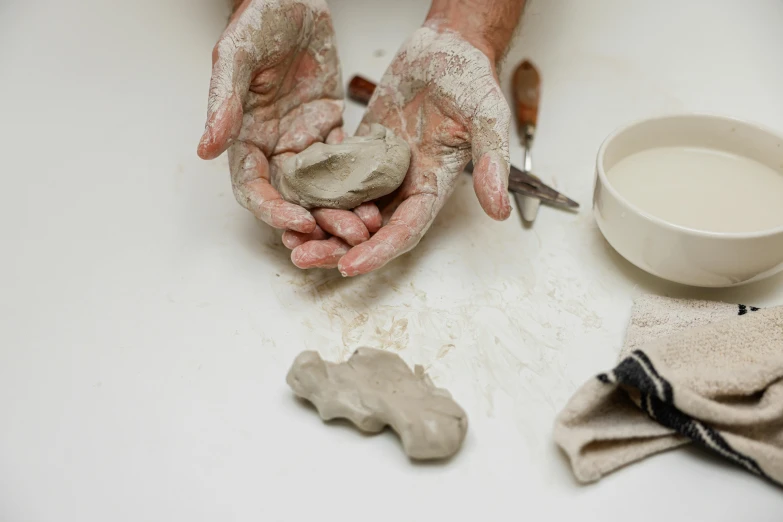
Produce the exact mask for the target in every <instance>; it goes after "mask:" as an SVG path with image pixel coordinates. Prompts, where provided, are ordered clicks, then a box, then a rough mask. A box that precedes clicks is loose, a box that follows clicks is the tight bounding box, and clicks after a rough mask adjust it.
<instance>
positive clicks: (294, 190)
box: [275, 124, 411, 210]
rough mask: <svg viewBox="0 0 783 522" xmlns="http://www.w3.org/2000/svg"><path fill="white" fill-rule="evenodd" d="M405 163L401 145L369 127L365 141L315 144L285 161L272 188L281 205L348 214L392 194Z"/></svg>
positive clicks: (408, 155)
mask: <svg viewBox="0 0 783 522" xmlns="http://www.w3.org/2000/svg"><path fill="white" fill-rule="evenodd" d="M410 158H411V151H410V147H409V146H408V144H407V143H406V142H405V141H404V140H402V139H401V138H399V137H397V136H395V134H394V133H393V132H392V131H390V130H389V129H387V128H386V127H384V126H382V125H378V124H373V125H372V126H371V127H370V132H369V134H368V135H366V136H361V137H359V136H356V137H352V138H346V139H345V140H343V142H342V143H339V144H331V145H330V144H325V143H315V144H313V145H311V146H310V147H308V148H307V149H305V150H304V151H302V152H300V153H299V154H296V155H295V156H291V157H290V158H288V159H286V160H285V161H284V162H283V165H282V175H281V176H278V177H277V178H276V179H275V183H276V187H275V188H277V190H278V191H279V192H280V195H281V196H283V199H285V200H287V201H289V202H291V203H294V204H297V205H300V206H302V207H304V208H308V209H312V208H333V209H343V210H350V209H353V208H356V207H358V206H359V205H361V204H362V203H364V202H365V201H372V200H375V199H378V198H380V197H383V196H386V195H388V194H390V193H391V192H393V191H394V190H396V189H397V188H398V187H399V186H400V185H401V184H402V182H403V180H404V179H405V174H406V173H407V172H408V166H409V165H410Z"/></svg>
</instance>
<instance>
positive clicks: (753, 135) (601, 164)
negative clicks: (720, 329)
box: [593, 114, 783, 287]
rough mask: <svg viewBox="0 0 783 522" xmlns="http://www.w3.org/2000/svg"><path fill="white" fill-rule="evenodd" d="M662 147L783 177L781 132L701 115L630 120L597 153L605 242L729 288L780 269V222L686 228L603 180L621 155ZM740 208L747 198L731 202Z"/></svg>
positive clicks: (702, 282)
mask: <svg viewBox="0 0 783 522" xmlns="http://www.w3.org/2000/svg"><path fill="white" fill-rule="evenodd" d="M669 146H689V147H707V148H712V149H718V150H724V151H727V152H730V153H733V154H739V155H742V156H745V157H748V158H751V159H754V160H756V161H759V162H761V163H763V164H765V165H767V166H769V167H772V168H773V169H775V170H777V171H778V172H780V173H781V176H783V137H781V136H779V135H776V134H775V133H773V132H771V131H769V130H767V129H764V128H762V127H759V126H757V125H754V124H750V123H747V122H743V121H739V120H735V119H731V118H724V117H719V116H711V115H703V114H688V115H678V116H666V117H660V118H654V119H649V120H644V121H640V122H637V123H634V124H631V125H629V126H627V127H624V128H622V129H620V130H618V131H616V132H614V133H613V134H612V135H610V136H609V137H608V138H607V139H606V141H604V143H603V145H602V146H601V149H600V150H599V152H598V163H597V168H596V184H595V193H594V198H593V210H594V213H595V219H596V221H597V222H598V227H599V228H600V230H601V232H602V233H603V235H604V237H605V238H606V239H607V241H608V242H609V244H610V245H612V247H613V248H614V249H615V250H617V252H619V253H620V254H621V255H622V256H623V257H625V258H626V259H627V260H628V261H630V262H631V263H633V264H634V265H636V266H638V267H639V268H641V269H643V270H645V271H647V272H649V273H651V274H653V275H656V276H658V277H661V278H663V279H667V280H670V281H674V282H677V283H683V284H686V285H692V286H700V287H727V286H736V285H740V284H744V283H749V282H752V281H758V280H761V279H764V278H766V277H769V276H771V275H773V274H775V273H777V272H779V271H780V270H782V269H783V225H782V226H779V227H777V228H774V229H771V230H765V231H760V232H752V233H721V232H706V231H700V230H693V229H689V228H686V227H682V226H679V225H675V224H673V223H670V222H667V221H666V220H664V219H661V218H660V217H657V216H654V215H651V214H649V213H646V212H644V211H642V210H641V209H639V208H638V207H636V206H634V205H632V204H630V203H629V202H628V200H627V199H626V198H624V197H623V195H622V194H621V193H619V192H618V191H617V189H616V188H615V187H613V186H612V184H611V182H610V181H609V179H608V178H607V175H606V174H607V172H608V171H609V169H611V168H612V167H613V166H614V165H615V164H617V162H618V161H620V160H621V159H623V158H625V157H627V156H629V155H631V154H634V153H637V152H640V151H643V150H646V149H650V148H654V147H669ZM780 204H781V205H783V201H781V202H780ZM747 205H753V201H737V205H736V212H742V210H743V207H746V206H747Z"/></svg>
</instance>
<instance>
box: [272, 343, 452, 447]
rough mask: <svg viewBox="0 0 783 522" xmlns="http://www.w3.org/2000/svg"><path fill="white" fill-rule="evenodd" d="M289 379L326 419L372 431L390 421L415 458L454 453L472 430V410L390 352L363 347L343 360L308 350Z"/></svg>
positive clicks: (295, 389) (297, 362)
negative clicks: (333, 360) (328, 359)
mask: <svg viewBox="0 0 783 522" xmlns="http://www.w3.org/2000/svg"><path fill="white" fill-rule="evenodd" d="M286 380H287V382H288V385H289V386H290V387H291V389H293V390H294V393H296V395H298V396H299V397H302V398H303V399H306V400H308V401H310V402H311V403H313V405H314V406H315V407H316V409H317V410H318V413H319V414H320V416H321V418H322V419H324V420H332V419H337V418H343V419H348V420H350V421H351V422H352V423H353V424H355V425H356V426H357V427H358V428H359V429H360V430H362V431H366V432H369V433H379V432H381V431H383V429H384V428H385V427H386V426H390V427H391V428H392V429H393V430H394V431H395V432H396V433H397V434H398V435H399V436H400V439H401V440H402V446H403V449H404V451H405V453H406V454H407V455H408V456H409V457H411V458H413V459H418V460H429V459H442V458H447V457H450V456H452V455H454V454H455V453H456V452H457V451H458V450H459V449H460V447H461V446H462V441H463V440H464V439H465V434H466V432H467V430H468V419H467V415H466V414H465V411H464V410H463V409H462V408H461V407H460V406H459V405H458V404H457V403H456V402H454V400H453V399H452V398H451V394H450V393H449V392H448V391H446V390H444V389H442V388H436V387H435V385H434V384H432V381H431V380H430V378H429V377H428V376H427V375H426V374H425V373H424V369H423V368H422V367H421V366H416V367H415V369H414V370H413V371H411V369H410V368H409V367H408V365H407V364H405V361H403V360H402V359H401V358H400V357H399V356H398V355H397V354H394V353H391V352H386V351H383V350H376V349H372V348H359V349H357V350H356V351H355V352H354V353H353V355H352V356H351V358H350V359H348V361H346V362H344V363H341V364H335V363H330V362H326V361H324V360H323V359H321V356H320V355H318V353H317V352H313V351H307V352H303V353H301V354H299V356H298V357H297V358H296V360H295V361H294V364H293V366H292V367H291V370H290V371H289V373H288V377H287V379H286Z"/></svg>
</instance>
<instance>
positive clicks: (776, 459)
mask: <svg viewBox="0 0 783 522" xmlns="http://www.w3.org/2000/svg"><path fill="white" fill-rule="evenodd" d="M554 438H555V441H556V442H557V444H558V445H559V446H560V447H561V448H562V449H563V451H565V453H566V454H567V455H568V457H569V459H570V461H571V466H572V468H573V471H574V474H575V475H576V478H577V480H579V481H580V482H593V481H596V480H598V479H600V478H601V477H603V476H604V475H606V474H608V473H610V472H612V471H614V470H616V469H617V468H620V467H622V466H624V465H626V464H630V463H632V462H635V461H638V460H641V459H643V458H645V457H647V456H650V455H653V454H655V453H659V452H661V451H664V450H668V449H671V448H675V447H678V446H681V445H683V444H687V443H689V442H695V443H696V444H698V445H699V446H702V447H704V448H706V449H708V450H710V451H712V452H714V453H716V454H717V455H720V456H722V457H724V458H726V459H728V460H731V461H733V462H734V463H736V464H738V465H740V466H742V467H744V468H745V469H747V470H749V471H751V472H753V473H755V474H756V475H759V476H761V477H764V478H766V479H768V480H771V481H772V482H774V483H777V484H778V485H783V307H777V308H771V309H767V310H759V309H757V308H754V307H749V306H745V305H732V304H725V303H712V302H705V301H687V300H680V299H670V298H663V297H653V296H647V297H643V298H641V299H639V300H637V301H636V303H634V308H633V312H632V316H631V323H630V325H629V328H628V333H627V338H626V343H625V346H624V348H623V350H622V352H621V355H620V363H619V364H618V365H617V367H615V369H614V370H612V371H610V372H607V373H605V374H601V375H599V376H598V377H597V378H593V379H591V380H590V381H588V382H587V383H586V384H585V385H584V386H582V387H581V388H580V389H579V390H578V391H577V392H576V394H575V395H574V397H573V398H572V399H571V400H570V401H569V403H568V404H567V405H566V407H565V409H564V410H563V411H562V412H561V413H560V415H558V417H557V420H556V422H555V429H554Z"/></svg>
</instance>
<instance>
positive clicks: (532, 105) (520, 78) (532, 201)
mask: <svg viewBox="0 0 783 522" xmlns="http://www.w3.org/2000/svg"><path fill="white" fill-rule="evenodd" d="M512 88H513V93H514V106H515V107H514V108H515V110H516V116H517V129H518V131H519V139H520V144H521V145H522V169H523V172H524V173H525V174H528V175H529V176H531V177H533V178H535V179H538V178H537V177H536V176H535V175H534V174H533V157H532V153H531V150H530V149H531V148H532V147H533V138H534V137H535V135H536V124H537V123H538V104H539V101H540V99H541V75H540V74H539V73H538V70H537V69H536V67H535V66H534V65H533V64H532V63H531V62H530V61H528V60H525V61H524V62H522V63H521V64H520V65H519V67H517V68H516V70H515V71H514V77H513V80H512ZM514 196H515V198H516V200H517V205H519V210H520V212H521V214H522V219H524V220H525V221H527V222H528V223H532V222H533V221H535V220H536V216H538V208H539V207H540V206H541V200H540V199H539V198H537V197H534V196H529V195H526V194H515V195H514Z"/></svg>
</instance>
